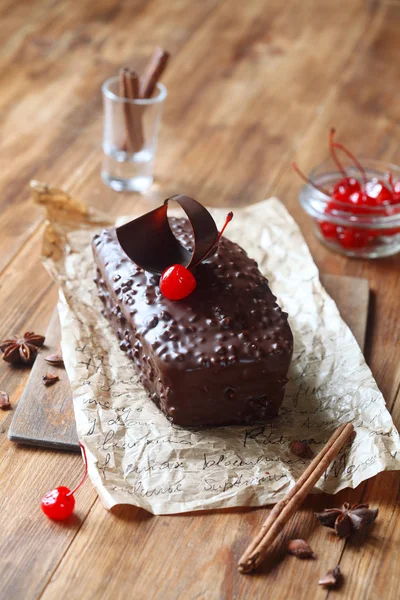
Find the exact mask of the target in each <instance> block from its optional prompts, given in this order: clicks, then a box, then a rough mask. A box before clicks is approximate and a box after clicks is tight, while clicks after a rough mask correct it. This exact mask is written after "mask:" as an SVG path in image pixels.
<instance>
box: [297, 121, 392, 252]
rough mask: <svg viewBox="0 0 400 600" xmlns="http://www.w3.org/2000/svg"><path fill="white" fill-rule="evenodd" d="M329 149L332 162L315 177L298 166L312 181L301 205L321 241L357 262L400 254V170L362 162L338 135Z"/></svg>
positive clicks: (315, 171)
mask: <svg viewBox="0 0 400 600" xmlns="http://www.w3.org/2000/svg"><path fill="white" fill-rule="evenodd" d="M329 149H330V154H331V159H332V160H331V161H326V162H324V163H322V164H321V165H319V166H318V167H316V168H315V169H313V170H312V171H311V173H310V176H309V177H306V176H305V175H304V174H303V173H302V172H301V171H300V169H299V168H298V166H297V165H296V163H293V168H294V169H295V171H296V172H297V173H298V174H299V175H300V176H301V177H302V179H303V180H305V181H306V185H304V186H303V188H302V189H301V191H300V203H301V205H302V207H303V208H304V210H305V211H306V212H307V214H308V215H310V217H311V218H312V220H313V225H314V232H315V235H316V236H317V238H318V239H319V240H320V241H321V242H322V243H323V244H325V245H326V246H327V247H328V248H330V249H331V250H334V251H335V252H340V253H341V254H345V255H346V256H351V257H359V258H380V257H383V256H390V255H392V254H396V253H397V252H400V167H398V166H396V165H391V164H388V163H385V162H382V161H378V160H370V159H366V160H358V159H357V158H356V157H355V156H353V154H352V153H351V152H349V150H347V148H345V147H344V146H343V145H342V144H339V143H338V142H336V141H335V130H334V129H332V130H331V132H330V139H329ZM342 155H345V156H346V157H347V160H346V162H344V161H343V160H342V158H341V157H342ZM348 161H350V162H348ZM332 163H333V165H332Z"/></svg>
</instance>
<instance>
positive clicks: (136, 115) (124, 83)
mask: <svg viewBox="0 0 400 600" xmlns="http://www.w3.org/2000/svg"><path fill="white" fill-rule="evenodd" d="M119 88H120V89H119V94H120V96H121V97H122V98H128V99H129V100H135V99H136V98H139V78H138V76H137V75H136V73H135V72H134V71H131V70H130V69H128V68H124V69H121V70H120V73H119ZM141 109H142V107H141V106H138V105H137V104H131V103H129V102H125V103H124V116H125V142H124V144H123V149H124V150H125V151H127V152H139V151H140V150H141V149H142V147H143V144H144V137H143V127H142V112H141Z"/></svg>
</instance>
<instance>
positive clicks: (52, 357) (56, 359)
mask: <svg viewBox="0 0 400 600" xmlns="http://www.w3.org/2000/svg"><path fill="white" fill-rule="evenodd" d="M44 360H45V361H46V362H48V363H49V365H54V366H55V367H63V366H64V359H63V357H62V356H61V354H49V356H46V358H45V359H44Z"/></svg>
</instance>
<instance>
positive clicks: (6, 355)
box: [0, 331, 45, 364]
mask: <svg viewBox="0 0 400 600" xmlns="http://www.w3.org/2000/svg"><path fill="white" fill-rule="evenodd" d="M44 339H45V338H44V337H43V336H42V335H37V334H36V333H33V332H30V331H27V332H26V333H24V335H23V336H20V335H14V336H13V337H12V338H10V339H8V340H4V342H1V343H0V350H1V351H2V352H3V359H4V360H5V361H6V362H9V363H24V364H31V363H33V361H34V360H35V358H36V354H37V351H38V348H40V347H41V346H43V344H44Z"/></svg>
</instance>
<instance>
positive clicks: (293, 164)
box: [292, 162, 330, 196]
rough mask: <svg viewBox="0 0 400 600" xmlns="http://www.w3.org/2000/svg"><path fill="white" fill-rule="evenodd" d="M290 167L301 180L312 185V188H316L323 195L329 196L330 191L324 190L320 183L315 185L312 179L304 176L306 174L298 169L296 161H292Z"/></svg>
mask: <svg viewBox="0 0 400 600" xmlns="http://www.w3.org/2000/svg"><path fill="white" fill-rule="evenodd" d="M292 167H293V169H294V170H295V171H296V173H297V175H299V176H300V177H301V178H302V179H303V181H305V182H306V183H309V184H310V185H312V186H313V188H315V189H316V190H318V191H320V192H321V193H322V194H325V196H330V193H329V192H328V190H325V189H324V188H323V187H321V186H320V185H317V184H316V183H314V182H313V181H311V179H310V178H309V177H306V175H304V173H303V171H301V170H300V169H299V167H298V166H297V163H295V162H292Z"/></svg>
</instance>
